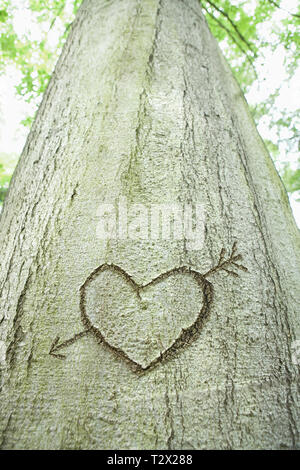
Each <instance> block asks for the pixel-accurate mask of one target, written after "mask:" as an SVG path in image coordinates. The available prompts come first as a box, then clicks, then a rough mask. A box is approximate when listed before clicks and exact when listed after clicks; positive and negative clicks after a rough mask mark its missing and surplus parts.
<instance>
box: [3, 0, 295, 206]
mask: <svg viewBox="0 0 300 470" xmlns="http://www.w3.org/2000/svg"><path fill="white" fill-rule="evenodd" d="M81 1H82V0H22V1H20V0H0V50H1V55H0V74H5V73H6V71H7V69H8V67H10V66H14V67H15V68H16V69H17V70H18V71H19V74H20V80H19V83H18V85H17V87H16V92H17V94H18V95H20V96H21V97H22V99H24V100H26V101H27V102H30V103H33V105H34V107H35V109H36V108H37V107H38V104H39V102H40V100H41V97H42V95H43V92H44V91H45V89H46V87H47V84H48V81H49V78H50V76H51V73H52V71H53V68H54V66H55V63H56V60H57V58H58V56H59V54H60V51H61V48H62V46H63V44H64V42H65V40H66V38H67V35H68V32H69V30H70V24H71V23H72V21H73V19H74V17H75V15H76V11H77V9H78V8H79V6H80V3H81ZM200 3H201V5H202V9H203V12H204V14H205V16H206V19H207V21H208V24H209V27H210V29H211V31H212V33H213V34H214V36H215V37H216V39H217V41H218V42H219V44H220V46H221V49H222V51H223V53H224V55H225V57H226V59H227V60H228V62H229V64H230V66H231V68H232V70H233V73H234V75H235V77H236V78H237V80H238V82H239V84H240V86H241V88H242V90H243V92H244V93H247V92H249V90H250V89H251V87H253V86H254V85H256V86H259V85H260V84H261V82H262V81H263V80H264V77H261V75H260V71H259V69H260V68H261V67H262V65H263V64H264V62H265V60H266V57H267V56H268V55H270V54H272V53H275V52H276V51H278V50H279V49H280V51H281V53H282V56H283V57H284V58H283V67H284V72H285V78H284V81H286V82H288V81H289V80H291V79H292V78H293V77H294V76H295V74H296V73H297V71H298V72H299V56H300V49H299V43H300V39H299V24H300V4H298V2H296V1H289V2H288V1H286V0H278V1H272V0H253V1H249V0H213V1H212V0H202V1H201V2H200ZM20 9H21V10H22V9H23V11H24V13H25V11H26V12H27V13H29V14H30V21H32V22H33V23H34V24H36V25H38V26H39V29H38V34H37V32H36V30H33V31H31V29H27V30H26V31H24V32H20V31H18V28H16V22H15V18H16V15H17V13H18V12H19V13H20ZM24 21H26V18H24ZM279 94H280V87H277V88H276V89H275V90H274V89H273V90H270V93H269V95H268V96H267V97H266V98H265V99H263V100H261V101H259V102H257V103H255V105H252V106H251V107H250V108H251V112H252V114H253V117H254V119H255V121H256V123H257V124H259V123H261V122H264V125H266V126H269V127H270V128H272V138H271V139H267V140H265V143H266V145H267V147H268V149H269V151H270V153H271V156H272V157H273V159H274V160H275V163H277V168H278V170H279V172H280V174H281V176H282V178H283V181H284V183H285V186H286V188H287V190H288V191H289V192H290V193H292V192H296V191H299V190H300V158H299V159H298V167H296V168H295V164H294V165H292V164H291V163H290V162H289V160H288V158H286V159H285V160H284V161H280V158H279V156H280V152H282V151H283V152H284V153H285V154H286V155H287V154H289V152H293V153H295V152H296V151H297V149H299V146H300V144H299V142H300V140H299V128H300V127H299V125H298V124H299V121H298V122H297V119H298V120H299V113H298V112H297V110H295V109H293V110H290V109H288V107H284V106H282V104H281V105H279V104H278V96H279ZM2 112H4V113H5V110H2ZM297 116H298V117H297ZM33 119H34V116H28V117H27V118H26V119H25V120H23V121H22V124H23V125H25V126H30V125H31V123H32V121H33ZM15 160H16V158H15ZM15 160H14V159H13V158H12V156H7V155H5V154H3V153H2V154H0V200H3V198H4V195H5V192H6V189H7V187H8V184H9V180H10V176H11V173H12V169H13V166H14V165H12V164H11V162H12V161H15Z"/></svg>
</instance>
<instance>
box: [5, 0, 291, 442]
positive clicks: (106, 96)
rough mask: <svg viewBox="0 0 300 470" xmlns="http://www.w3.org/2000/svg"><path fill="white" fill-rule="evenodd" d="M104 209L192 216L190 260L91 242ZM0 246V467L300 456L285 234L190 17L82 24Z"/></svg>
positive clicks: (252, 137)
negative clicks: (44, 458)
mask: <svg viewBox="0 0 300 470" xmlns="http://www.w3.org/2000/svg"><path fill="white" fill-rule="evenodd" d="M121 197H126V199H127V201H128V203H129V204H132V203H143V204H144V205H145V206H147V205H150V204H157V203H161V202H172V203H174V202H176V203H180V204H190V203H192V202H198V201H200V202H201V203H202V204H203V205H204V207H205V240H204V245H203V248H202V249H201V250H193V249H191V247H189V245H188V244H187V240H185V239H184V240H161V239H159V240H151V239H150V240H143V239H139V238H138V239H137V240H128V239H112V240H99V239H97V237H96V230H97V225H98V222H99V217H98V215H97V214H99V206H100V204H103V203H104V202H105V203H111V202H114V201H116V200H119V199H120V198H121ZM0 230H1V231H0V246H1V253H0V260H1V281H0V289H1V291H0V296H1V297H0V298H1V308H0V312H1V319H0V323H1V341H2V342H1V354H2V355H1V359H2V362H1V367H2V369H1V372H2V389H1V395H2V396H1V405H0V406H1V434H0V435H1V446H2V448H4V449H5V448H40V449H45V448H64V449H66V448H80V449H82V448H122V449H124V448H125V449H126V448H150V449H153V448H169V449H172V448H176V449H180V448H196V449H200V448H222V449H223V448H225V449H229V448H235V449H239V448H244V449H246V448H278V449H279V448H282V449H284V448H297V447H299V428H298V426H299V408H298V407H297V400H298V398H299V366H298V365H297V364H296V363H294V362H295V361H293V358H292V345H293V344H294V343H293V342H294V341H295V340H297V338H299V315H298V312H299V286H298V284H299V234H298V230H297V228H296V226H295V222H294V219H293V217H292V214H291V210H290V207H289V204H288V199H287V195H286V192H285V190H284V187H283V185H282V183H281V181H280V179H279V177H278V174H277V172H276V170H275V168H274V165H273V163H272V161H271V159H270V157H269V155H268V153H267V151H266V149H265V146H264V145H263V142H262V141H261V139H260V137H259V135H258V134H257V131H256V129H255V126H254V123H253V121H252V119H251V116H250V113H249V110H248V107H247V104H246V102H245V100H244V98H243V95H242V93H241V90H240V88H239V87H238V85H237V83H236V81H235V80H234V78H233V76H232V74H231V71H230V70H229V68H228V66H227V64H226V62H225V61H224V59H223V57H222V55H221V53H220V51H219V48H218V46H217V43H216V41H215V40H214V39H213V37H212V35H211V33H210V31H209V29H208V27H207V24H206V22H205V19H204V17H203V15H202V13H201V6H200V4H199V2H198V1H196V0H193V1H190V0H189V1H179V0H149V1H142V2H140V1H132V0H122V1H110V2H107V1H99V0H86V1H85V2H84V3H83V4H82V6H81V8H80V10H79V11H78V15H77V19H76V20H75V22H74V24H73V26H72V28H71V30H70V34H69V36H68V40H67V42H66V44H65V46H64V49H63V53H62V55H61V58H60V60H59V62H58V64H57V66H56V68H55V72H54V74H53V77H52V79H51V81H50V84H49V86H48V88H47V91H46V92H45V94H44V97H43V101H42V104H41V106H40V108H39V111H38V114H37V117H36V119H35V122H34V124H33V126H32V129H31V132H30V136H29V139H28V141H27V144H26V146H25V148H24V151H23V154H22V156H21V159H20V162H19V164H18V166H17V169H16V171H15V173H14V176H13V179H12V183H11V186H10V190H9V194H8V197H7V198H6V201H5V204H4V208H3V211H2V214H1V224H0ZM283 234H284V236H283ZM241 256H242V257H243V260H241ZM103 264H104V265H105V266H106V265H107V264H109V265H113V266H118V268H107V269H106V267H105V268H101V269H100V270H99V269H98V268H99V267H100V266H102V265H103ZM180 266H186V267H188V268H190V269H191V270H192V271H191V273H193V272H196V273H203V276H200V275H199V274H195V277H194V276H193V274H188V273H187V271H186V268H182V270H181V271H180V270H177V271H176V270H175V271H174V268H176V267H180ZM242 266H244V269H243V268H242ZM97 269H98V271H95V270H97ZM103 269H104V270H103ZM122 270H124V272H123V271H122ZM169 270H172V275H173V276H176V274H175V273H177V275H178V276H181V277H177V278H174V277H172V276H171V274H169V275H168V276H163V277H160V278H159V279H158V281H159V282H158V281H156V282H151V281H152V280H153V279H156V278H157V276H160V275H161V274H162V273H165V272H168V271H169ZM125 272H126V273H128V274H126V273H125ZM189 272H190V271H189ZM122 273H123V274H122ZM98 274H99V276H102V277H97V276H98ZM129 276H131V277H129ZM98 279H100V281H101V282H100V283H99V284H98V285H97V284H94V283H93V284H92V281H93V282H94V281H95V282H96V281H97V280H98ZM195 279H196V281H197V283H198V284H195V282H194V281H195ZM178 280H179V281H180V282H179V283H178ZM146 284H148V290H147V289H146V293H145V290H143V292H142V291H141V290H140V291H138V288H137V285H140V286H141V285H143V286H144V285H146ZM94 285H96V287H97V288H96V289H94V288H93V286H94ZM199 286H201V289H200V288H199ZM93 289H94V290H93ZM98 292H100V294H101V296H100V299H102V300H101V302H103V303H100V304H99V302H100V300H99V298H98V297H97V296H98ZM136 292H139V294H140V299H137V297H138V296H137V295H136ZM134 296H135V297H134ZM141 299H142V300H141ZM139 302H142V303H139ZM155 302H161V306H160V307H159V308H158V309H156V311H155V310H154V311H153V305H154V304H155ZM168 302H169V303H168ZM132 305H134V308H133V307H132ZM136 305H138V306H137V307H136ZM199 306H200V307H201V318H200V320H202V317H203V320H204V317H205V322H204V321H203V322H201V321H200V322H199V321H195V322H194V323H193V322H192V318H195V313H196V312H197V311H198V310H197V309H198V307H199ZM105 308H107V311H106V310H105ZM160 309H162V310H163V311H165V312H167V313H168V315H172V322H170V321H169V318H170V317H169V316H168V315H166V317H164V316H162V318H160V319H158V318H157V310H158V311H160ZM103 311H104V312H105V316H104V317H102V320H101V322H100V323H101V328H102V327H103V328H104V329H105V333H104V337H103V336H101V334H95V331H92V330H91V329H89V331H88V332H87V331H86V329H87V328H88V325H87V320H86V316H88V315H94V314H97V315H98V314H99V315H100V317H101V315H102V312H103ZM132 311H133V312H134V315H135V317H134V320H135V321H134V322H130V321H128V318H129V317H128V315H129V313H130V312H132ZM155 315H156V316H155ZM149 317H150V318H151V319H152V320H153V321H152V322H150V323H149ZM97 318H98V317H97ZM137 318H138V319H139V321H136V319H137ZM104 321H105V322H106V323H105V325H104ZM183 321H184V322H185V323H186V324H187V325H189V328H188V333H184V335H183V336H182V337H181V338H183V340H184V341H183V343H187V344H181V347H180V348H179V349H178V350H177V349H176V350H174V349H172V341H173V340H174V338H175V337H176V334H175V333H174V331H175V330H176V331H180V330H181V328H182V327H183ZM186 324H184V327H185V328H187V326H186ZM169 325H175V326H174V331H173V330H170V327H169ZM83 328H85V329H84V330H83ZM145 331H146V333H147V334H148V342H147V343H146V342H145V341H144V342H143V341H141V338H143V337H144V335H145ZM98 333H99V331H98ZM102 333H103V331H102ZM107 335H108V336H107ZM58 336H59V337H60V338H61V339H59V338H58ZM71 338H73V340H70V341H67V342H65V341H64V340H68V339H71ZM75 340H76V341H75ZM77 340H78V341H77ZM108 343H109V344H110V346H108ZM62 344H63V346H64V347H65V349H64V348H63V347H62ZM112 346H113V347H112ZM184 346H185V347H184ZM143 347H144V348H146V353H147V354H148V353H149V356H150V357H151V358H154V359H155V358H156V359H157V361H156V364H155V365H156V367H151V368H150V369H148V370H145V371H143V370H141V364H142V365H143V364H144V366H145V368H147V364H149V358H148V359H147V357H148V356H147V357H146V356H145V354H146V353H145V351H144V349H143ZM168 347H171V349H170V350H169V354H167V355H165V354H164V350H166V349H167V348H168ZM160 348H161V349H160ZM157 351H160V352H161V353H162V356H163V357H162V358H160V356H159V354H158V352H157ZM49 352H50V354H49ZM124 352H126V354H127V356H129V357H130V358H131V362H130V361H128V360H126V355H125V354H124ZM62 356H66V357H65V358H63V357H62ZM165 356H166V357H165ZM141 357H142V360H141ZM134 361H136V364H134ZM143 361H144V362H143ZM139 364H140V366H139ZM135 366H136V367H135Z"/></svg>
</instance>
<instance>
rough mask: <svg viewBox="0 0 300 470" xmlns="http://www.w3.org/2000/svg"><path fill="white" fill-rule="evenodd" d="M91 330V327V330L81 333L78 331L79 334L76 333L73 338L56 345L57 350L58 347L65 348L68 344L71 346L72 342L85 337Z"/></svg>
mask: <svg viewBox="0 0 300 470" xmlns="http://www.w3.org/2000/svg"><path fill="white" fill-rule="evenodd" d="M89 332H90V329H89V330H84V331H81V332H80V333H77V334H76V335H74V336H73V337H72V338H70V339H67V340H66V341H64V342H63V343H61V344H59V345H58V346H56V347H55V350H56V351H57V350H58V349H62V348H65V347H66V346H70V344H73V343H75V342H76V341H78V340H79V339H80V338H83V337H84V336H86V335H87V334H88V333H89Z"/></svg>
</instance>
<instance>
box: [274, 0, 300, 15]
mask: <svg viewBox="0 0 300 470" xmlns="http://www.w3.org/2000/svg"><path fill="white" fill-rule="evenodd" d="M268 1H269V2H270V3H272V5H274V6H275V7H277V8H279V9H280V10H283V11H286V12H287V13H288V14H289V15H291V16H294V17H295V18H300V15H297V13H292V12H291V11H289V10H287V9H286V8H283V7H281V6H280V5H279V3H277V2H274V1H273V0H268Z"/></svg>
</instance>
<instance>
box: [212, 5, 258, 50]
mask: <svg viewBox="0 0 300 470" xmlns="http://www.w3.org/2000/svg"><path fill="white" fill-rule="evenodd" d="M205 1H207V3H209V4H210V5H211V6H212V7H213V8H214V9H215V10H217V11H218V12H219V13H221V15H223V16H224V17H225V18H226V19H227V20H228V21H229V23H230V24H231V26H232V27H233V28H234V30H235V31H236V33H237V35H238V36H239V38H240V39H241V41H243V42H244V43H245V44H246V45H247V46H248V47H249V49H250V51H251V52H252V53H253V55H254V57H257V54H256V52H255V51H254V50H253V49H252V47H253V45H252V44H250V42H249V41H247V39H246V38H245V37H244V36H243V35H242V33H241V32H240V30H239V28H238V27H237V25H236V24H235V23H234V21H232V19H231V18H230V16H229V15H228V13H226V11H224V10H222V9H221V8H219V7H218V6H217V5H215V4H214V3H213V2H212V1H211V0H205Z"/></svg>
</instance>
